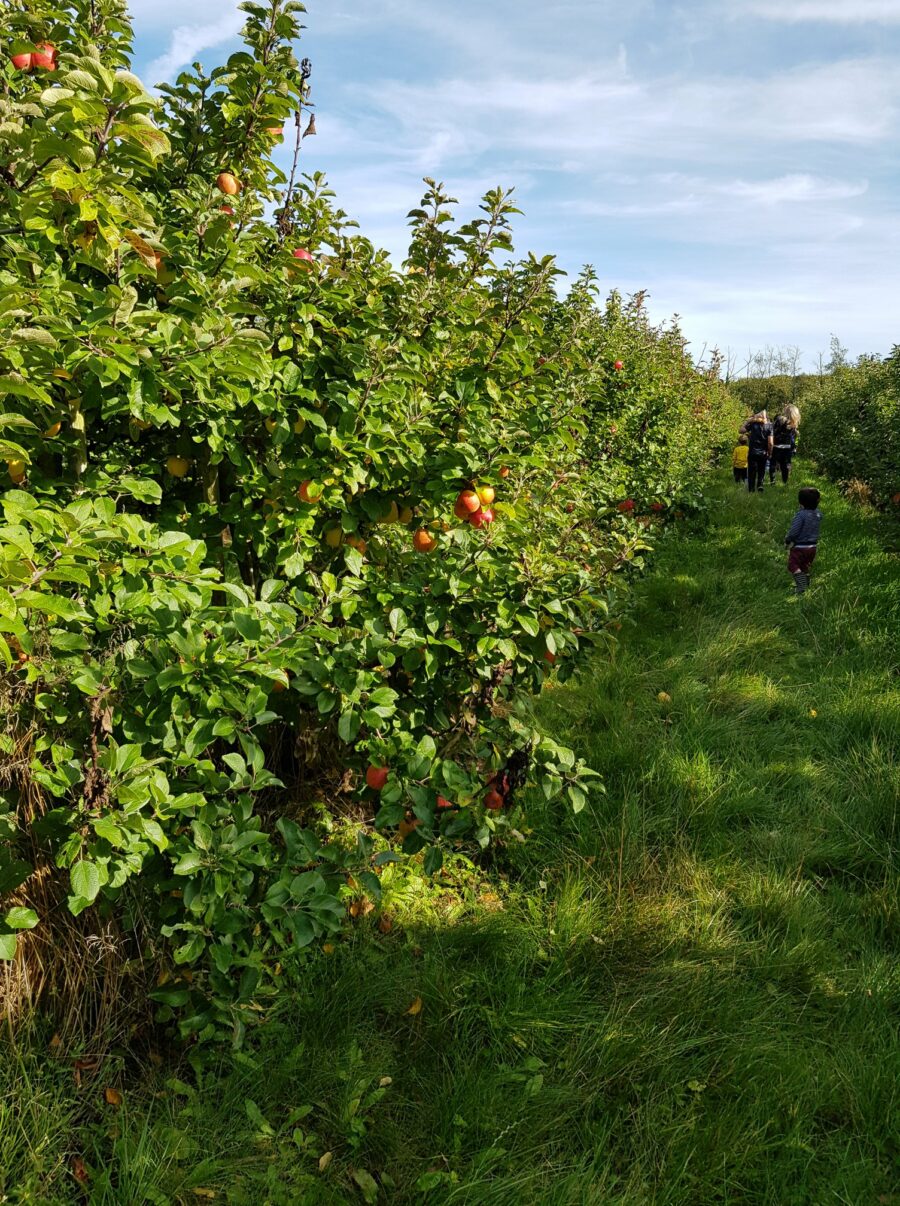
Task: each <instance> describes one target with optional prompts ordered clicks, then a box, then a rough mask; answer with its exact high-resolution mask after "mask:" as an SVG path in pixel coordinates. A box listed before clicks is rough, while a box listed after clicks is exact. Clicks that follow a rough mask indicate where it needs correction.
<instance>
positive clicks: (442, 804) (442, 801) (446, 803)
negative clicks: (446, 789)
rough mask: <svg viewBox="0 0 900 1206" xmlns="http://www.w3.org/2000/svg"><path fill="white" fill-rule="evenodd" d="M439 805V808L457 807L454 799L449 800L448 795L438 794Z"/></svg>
mask: <svg viewBox="0 0 900 1206" xmlns="http://www.w3.org/2000/svg"><path fill="white" fill-rule="evenodd" d="M437 806H438V808H455V807H456V805H455V804H454V803H453V801H452V800H448V799H447V798H446V796H438V798H437Z"/></svg>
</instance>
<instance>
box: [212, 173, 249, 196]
mask: <svg viewBox="0 0 900 1206" xmlns="http://www.w3.org/2000/svg"><path fill="white" fill-rule="evenodd" d="M216 187H217V188H218V189H219V192H222V193H224V194H225V196H226V197H236V196H237V195H238V193H239V192H240V191H241V189H242V188H243V187H244V186H243V185H242V184H241V182H240V180H238V178H237V177H236V176H233V175H232V174H231V172H219V174H218V176H216Z"/></svg>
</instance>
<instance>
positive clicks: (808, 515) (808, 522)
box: [784, 486, 822, 595]
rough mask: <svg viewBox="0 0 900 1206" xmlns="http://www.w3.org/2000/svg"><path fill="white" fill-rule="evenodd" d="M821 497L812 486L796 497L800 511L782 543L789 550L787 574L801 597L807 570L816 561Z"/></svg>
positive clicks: (806, 580) (804, 587)
mask: <svg viewBox="0 0 900 1206" xmlns="http://www.w3.org/2000/svg"><path fill="white" fill-rule="evenodd" d="M821 497H822V496H821V495H820V494H819V491H818V490H814V489H813V487H812V486H804V488H803V489H802V490H801V491H800V494H799V495H798V501H799V503H800V510H799V511H798V512H797V514H796V515H795V516H794V522H793V523H792V524H791V527H790V531H789V532H788V534H787V536H785V538H784V543H785V545H786V546H787V548H789V549H790V550H791V553H790V556H789V557H788V564H787V567H788V573H791V574H793V575H794V586H795V588H796V591H797V594H798V595H802V594H803V592H804V591H805V590H806V588H807V587H808V586H809V570H810V567H811V565H812V563H813V562H814V561H815V559H816V546H817V545H818V543H819V526H820V524H821V523H822V512H821V511H820V510H819V509H818V508H819V499H820V498H821Z"/></svg>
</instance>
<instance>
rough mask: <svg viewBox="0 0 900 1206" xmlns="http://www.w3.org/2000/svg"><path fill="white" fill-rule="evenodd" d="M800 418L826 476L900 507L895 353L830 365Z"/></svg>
mask: <svg viewBox="0 0 900 1206" xmlns="http://www.w3.org/2000/svg"><path fill="white" fill-rule="evenodd" d="M803 418H804V426H803V434H804V444H807V445H808V447H809V450H810V454H811V455H812V456H813V457H814V458H815V460H816V461H817V462H818V464H819V465H821V467H822V469H823V470H824V471H825V472H826V473H827V474H828V475H829V476H830V477H832V478H834V479H835V481H838V482H840V483H842V484H845V485H846V484H848V483H850V482H854V481H855V482H860V481H862V482H864V483H865V484H866V486H867V487H869V489H870V490H871V492H872V495H873V497H874V499H875V500H876V501H878V502H881V503H887V502H890V501H892V502H893V503H894V505H898V504H900V348H895V349H894V352H893V353H892V355H891V356H889V357H887V358H886V359H883V360H882V359H881V358H879V357H875V356H863V357H860V359H859V360H858V361H857V362H856V363H855V364H852V365H851V364H837V365H835V366H834V368H833V370H832V372H831V373H829V374H828V376H826V377H823V378H822V380H821V381H820V382H817V383H814V384H812V385H811V386H810V388H809V389H808V391H807V393H806V395H805V398H804V414H803Z"/></svg>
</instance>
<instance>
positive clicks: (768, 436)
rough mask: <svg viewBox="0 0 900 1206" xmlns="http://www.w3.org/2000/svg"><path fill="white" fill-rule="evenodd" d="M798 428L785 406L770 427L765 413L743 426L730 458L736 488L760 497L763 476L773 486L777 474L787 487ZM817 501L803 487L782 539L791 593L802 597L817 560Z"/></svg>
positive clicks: (794, 416) (816, 494)
mask: <svg viewBox="0 0 900 1206" xmlns="http://www.w3.org/2000/svg"><path fill="white" fill-rule="evenodd" d="M799 427H800V411H799V410H798V409H797V407H796V406H786V407H785V408H784V410H783V411H782V412H781V414H780V415H778V416H777V417H776V418H775V421H774V422H772V423H770V422H769V416H768V414H767V413H766V412H765V411H764V410H761V411H758V412H757V413H756V414H755V415H751V416H750V418H749V419H747V420H746V421H745V422H744V423H742V424H741V427H740V431H739V434H738V442H737V444H736V445H735V449H734V452H733V453H732V457H731V464H732V468H733V469H734V480H735V482H736V483H737V485H739V486H742V485H743V484H744V482H746V483H747V489H748V490H749V491H750V493H751V494H756V493H760V492H761V491H762V490H763V488H764V486H765V480H766V476H768V478H769V484H770V485H772V486H774V485H775V475H776V474H777V473H778V472H779V471H780V473H781V481H782V483H783V484H784V485H785V486H786V485H787V483H788V478H789V477H790V475H791V461H792V460H793V457H794V452H795V450H796V448H797V431H798V429H799ZM820 497H821V496H820V494H819V491H818V490H816V489H815V488H814V487H812V486H805V487H804V488H803V489H802V490H801V491H800V493H799V495H798V498H797V501H798V502H799V503H800V509H799V511H798V512H797V514H796V515H795V516H794V518H793V521H792V523H791V526H790V529H789V530H788V533H787V535H786V536H785V538H784V544H785V548H787V549H788V550H789V555H788V563H787V568H788V573H789V574H791V576H792V577H793V579H794V589H795V590H796V592H797V594H798V595H802V594H803V593H804V592H805V591H806V589H807V587H808V586H809V577H810V570H811V569H812V563H813V562H814V561H815V559H816V552H817V550H818V545H819V529H820V527H821V524H822V512H821V511H820V510H819V499H820Z"/></svg>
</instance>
